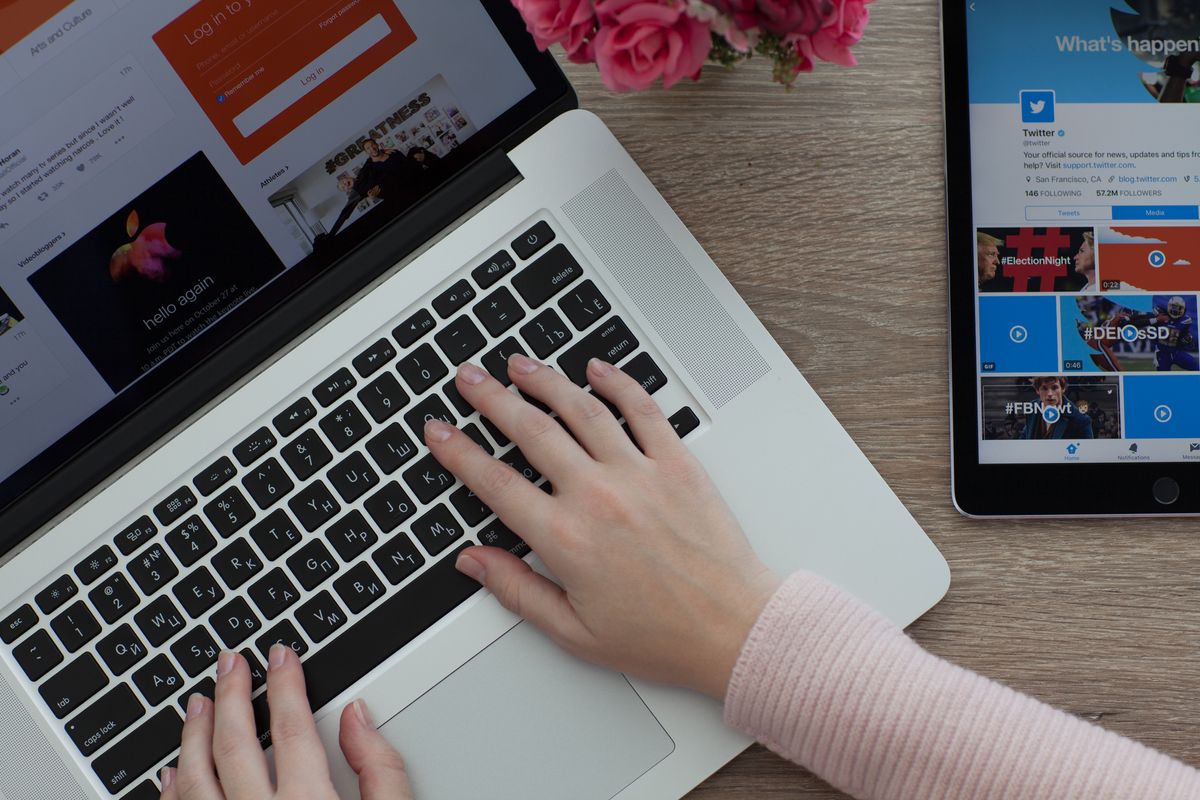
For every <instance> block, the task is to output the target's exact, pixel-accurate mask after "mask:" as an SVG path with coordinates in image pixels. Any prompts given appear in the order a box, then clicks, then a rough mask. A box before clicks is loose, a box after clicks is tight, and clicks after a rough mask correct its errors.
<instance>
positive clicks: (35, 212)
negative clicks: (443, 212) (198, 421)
mask: <svg viewBox="0 0 1200 800" xmlns="http://www.w3.org/2000/svg"><path fill="white" fill-rule="evenodd" d="M497 5H498V4H497V3H495V2H490V1H489V2H481V0H438V2H436V3H432V2H427V0H202V2H198V3H197V2H194V1H193V0H78V2H67V1H66V0H15V1H14V0H7V1H6V2H0V437H2V440H0V441H2V442H3V444H2V445H0V453H2V456H0V507H3V506H4V504H5V501H6V500H11V499H12V497H13V496H14V494H15V492H16V491H17V490H18V489H20V488H22V487H23V486H25V485H27V484H28V480H20V481H18V480H16V479H15V478H14V476H21V477H23V478H33V477H37V476H33V475H23V476H22V475H21V473H22V471H23V468H26V467H27V465H29V464H30V463H31V462H32V461H34V460H35V459H39V457H42V458H43V460H44V455H45V454H46V453H47V452H48V451H49V450H52V449H53V448H54V447H55V446H56V443H59V442H60V440H62V439H63V437H64V436H65V435H66V434H67V433H68V432H71V433H72V436H74V435H76V434H78V433H80V432H81V431H83V432H84V433H88V432H89V431H88V427H89V425H95V426H97V427H99V426H100V422H101V417H106V418H107V419H109V420H111V419H114V418H119V416H120V414H114V413H112V412H113V411H114V409H116V410H118V411H120V410H126V411H128V410H132V409H134V408H136V407H137V405H138V403H139V402H141V401H143V400H145V399H146V398H148V397H150V396H152V395H153V393H154V392H155V391H156V390H157V389H159V388H161V387H164V386H167V385H169V383H170V382H171V381H172V380H173V379H175V378H177V377H178V376H180V375H182V374H183V373H184V372H186V371H187V370H188V368H189V367H191V366H192V365H194V364H195V363H196V361H197V359H198V357H199V356H200V355H202V354H203V353H206V352H211V351H212V346H213V344H214V343H213V342H212V341H206V338H207V339H212V338H213V337H214V335H216V334H217V333H218V332H219V334H220V338H221V340H222V341H227V340H228V339H229V338H231V337H232V336H234V335H235V334H236V333H237V332H238V328H237V327H236V326H232V328H231V325H229V324H225V325H217V323H218V322H219V321H222V320H230V319H234V318H235V317H230V315H231V313H232V312H233V311H234V310H235V309H238V310H239V311H238V315H235V316H236V317H240V319H241V320H243V321H248V322H252V321H253V320H254V318H256V317H258V316H261V314H262V313H265V312H266V311H268V310H270V309H271V308H273V307H275V306H277V305H278V304H279V303H280V302H281V301H282V300H283V298H284V297H285V296H286V295H287V292H286V291H285V290H284V289H285V288H286V284H287V283H288V282H287V281H286V280H282V279H283V278H284V277H285V276H287V275H289V273H295V272H297V271H304V270H308V271H309V272H312V273H313V274H315V273H316V272H318V271H319V269H320V268H322V267H324V266H328V265H330V264H333V263H334V262H336V261H337V259H338V257H339V256H342V255H344V254H345V253H347V252H348V251H349V250H350V249H351V248H353V247H354V246H355V245H357V244H361V243H362V242H363V241H364V240H365V239H367V238H369V237H370V236H371V235H372V234H373V233H376V232H378V230H379V229H380V228H382V227H383V226H384V225H386V224H387V223H389V222H390V221H392V220H393V219H394V218H395V217H396V216H397V215H398V214H400V213H401V212H403V211H404V210H406V209H409V208H411V207H412V206H413V205H414V204H415V203H417V202H418V201H419V200H420V199H421V198H422V197H423V196H425V195H427V194H428V193H429V192H430V191H432V190H433V189H434V188H436V187H437V186H438V185H440V184H441V183H442V182H444V181H446V180H447V179H448V178H449V177H451V176H453V175H454V174H455V173H456V172H458V171H459V170H460V169H461V168H462V167H463V166H464V165H466V164H468V163H469V162H470V161H471V160H472V159H473V158H476V157H478V156H479V155H480V154H481V153H483V152H486V150H487V149H488V148H489V147H491V146H493V145H494V144H495V143H496V142H497V141H499V139H500V136H501V135H502V134H503V133H505V132H506V131H505V130H500V129H499V125H500V123H499V122H498V120H501V118H502V117H504V116H505V114H506V112H509V111H510V110H511V109H513V107H514V106H516V105H517V104H518V103H519V102H521V101H522V100H523V99H526V98H529V96H530V95H531V94H532V93H534V91H535V83H534V81H533V79H531V77H530V73H529V72H528V71H527V70H526V68H525V67H524V66H523V63H522V59H521V58H518V55H517V54H516V53H515V52H514V50H513V48H512V47H511V46H510V44H509V43H508V41H507V40H506V38H505V35H504V34H503V33H502V32H501V30H500V29H499V28H498V26H497V22H496V21H495V20H496V16H495V15H496V13H497V12H496V8H497ZM500 5H507V3H502V4H500ZM507 11H508V12H509V14H511V8H509V9H507ZM508 116H509V117H511V116H513V115H511V114H509V115H508ZM506 130H507V129H506ZM509 132H511V131H509ZM291 288H292V289H294V288H295V287H294V285H292V286H291ZM247 306H249V308H250V310H252V311H253V313H246V312H247V310H248V309H247ZM241 327H243V328H244V325H242V326H241ZM94 432H98V431H94ZM89 438H90V437H89V436H86V435H85V436H83V437H82V440H85V441H86V440H89ZM63 455H64V457H65V456H66V455H67V454H63ZM45 466H46V467H47V470H46V471H48V469H49V468H50V467H52V466H53V463H48V464H46V465H45ZM25 472H28V470H27V469H26V470H25ZM18 483H19V484H20V485H16V484H18Z"/></svg>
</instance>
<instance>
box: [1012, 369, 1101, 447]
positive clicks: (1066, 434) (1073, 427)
mask: <svg viewBox="0 0 1200 800" xmlns="http://www.w3.org/2000/svg"><path fill="white" fill-rule="evenodd" d="M1031 383H1032V384H1033V390H1034V391H1035V392H1037V396H1038V401H1039V402H1040V403H1041V407H1042V413H1040V414H1030V415H1029V416H1028V417H1026V419H1025V430H1024V431H1022V432H1021V438H1022V439H1093V438H1095V435H1094V434H1093V432H1092V418H1091V417H1089V416H1088V415H1087V414H1085V413H1084V412H1083V411H1082V410H1081V409H1079V408H1078V407H1076V405H1075V404H1074V403H1072V402H1071V401H1070V400H1068V399H1067V396H1066V394H1067V379H1066V378H1064V377H1060V376H1058V375H1050V376H1044V377H1040V378H1034V379H1033V380H1032V381H1031ZM1047 420H1053V422H1048V421H1047Z"/></svg>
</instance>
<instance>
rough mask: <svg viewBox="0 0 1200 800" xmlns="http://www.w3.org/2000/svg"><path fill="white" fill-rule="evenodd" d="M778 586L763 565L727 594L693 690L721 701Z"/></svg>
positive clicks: (777, 577)
mask: <svg viewBox="0 0 1200 800" xmlns="http://www.w3.org/2000/svg"><path fill="white" fill-rule="evenodd" d="M782 583H783V579H782V578H780V577H779V576H777V575H775V574H774V573H773V572H771V571H770V570H769V569H767V567H766V566H764V565H759V568H758V569H756V570H754V571H753V572H752V573H751V574H750V575H749V576H747V578H746V580H744V581H740V582H738V584H737V586H736V587H734V588H733V590H732V591H731V592H730V593H729V600H728V602H727V603H725V613H724V615H723V618H722V620H721V622H720V624H718V625H714V626H712V631H713V633H714V641H713V642H712V646H711V651H712V657H711V658H708V659H705V660H706V661H707V662H708V663H707V664H706V665H705V666H706V667H707V669H705V670H704V671H703V674H701V675H699V676H697V678H698V681H699V683H698V685H696V686H695V687H694V688H696V689H698V690H699V691H701V692H703V693H704V694H707V695H708V696H709V697H712V698H714V699H716V700H720V701H724V700H725V693H726V691H727V690H728V688H729V679H730V676H731V675H732V674H733V668H734V666H735V665H736V664H737V661H738V657H739V656H740V655H741V653H742V649H743V647H744V646H745V644H746V640H747V639H748V638H749V637H750V631H751V630H753V628H754V625H755V623H757V622H758V618H759V617H760V616H762V612H763V609H765V608H766V607H767V603H769V602H770V600H771V597H773V596H774V594H775V592H776V591H777V590H778V589H779V586H780V585H781V584H782Z"/></svg>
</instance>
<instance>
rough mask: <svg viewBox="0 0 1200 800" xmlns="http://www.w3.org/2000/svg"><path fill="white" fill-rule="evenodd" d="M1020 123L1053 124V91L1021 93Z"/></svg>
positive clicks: (1042, 90) (1030, 90) (1039, 90)
mask: <svg viewBox="0 0 1200 800" xmlns="http://www.w3.org/2000/svg"><path fill="white" fill-rule="evenodd" d="M1021 122H1034V123H1037V122H1054V91H1053V90H1051V89H1026V90H1024V91H1023V92H1021Z"/></svg>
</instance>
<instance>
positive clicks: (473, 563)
mask: <svg viewBox="0 0 1200 800" xmlns="http://www.w3.org/2000/svg"><path fill="white" fill-rule="evenodd" d="M454 566H455V567H457V568H458V571H459V572H461V573H462V574H464V575H466V576H467V577H469V578H474V579H475V580H477V581H479V582H480V583H483V579H484V578H486V577H487V569H486V568H485V567H484V566H483V562H482V561H480V560H479V559H477V558H475V557H473V556H469V555H467V554H466V553H463V554H462V555H460V556H459V557H458V561H456V562H455V564H454Z"/></svg>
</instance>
